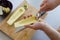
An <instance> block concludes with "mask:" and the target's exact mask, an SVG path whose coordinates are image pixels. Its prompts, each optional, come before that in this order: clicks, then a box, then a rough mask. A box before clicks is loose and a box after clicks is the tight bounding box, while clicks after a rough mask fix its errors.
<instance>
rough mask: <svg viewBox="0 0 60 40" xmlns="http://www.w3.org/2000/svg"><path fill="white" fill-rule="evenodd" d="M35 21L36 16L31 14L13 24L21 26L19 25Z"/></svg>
mask: <svg viewBox="0 0 60 40" xmlns="http://www.w3.org/2000/svg"><path fill="white" fill-rule="evenodd" d="M35 22H37V20H36V17H35V16H32V17H29V18H26V19H23V20H20V21H18V22H16V23H14V26H15V27H21V26H24V25H28V24H31V23H35Z"/></svg>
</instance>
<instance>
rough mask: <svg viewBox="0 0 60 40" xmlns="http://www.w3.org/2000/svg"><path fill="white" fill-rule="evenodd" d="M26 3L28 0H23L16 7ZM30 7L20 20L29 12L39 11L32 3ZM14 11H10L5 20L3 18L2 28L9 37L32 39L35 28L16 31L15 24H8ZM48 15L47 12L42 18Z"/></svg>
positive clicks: (0, 25) (16, 39) (0, 27)
mask: <svg viewBox="0 0 60 40" xmlns="http://www.w3.org/2000/svg"><path fill="white" fill-rule="evenodd" d="M25 3H27V2H26V1H23V3H21V4H20V5H19V6H18V7H17V8H16V10H17V9H18V8H20V7H21V6H23V5H24V4H25ZM27 4H28V3H27ZM28 7H29V8H28V9H27V10H26V11H25V13H24V15H22V16H21V18H19V19H18V20H21V19H22V18H23V16H25V15H26V16H27V15H29V14H35V13H37V11H38V10H37V9H36V8H34V7H32V6H31V5H30V4H28ZM16 10H15V11H16ZM15 11H14V12H15ZM14 12H12V13H14ZM12 13H10V14H9V15H8V17H7V18H6V19H5V20H3V22H2V23H1V24H0V30H1V31H3V32H4V33H5V34H7V35H8V36H9V37H11V38H12V39H13V40H31V37H32V36H33V34H34V33H35V30H33V29H30V28H27V29H24V30H23V31H20V32H18V33H15V27H14V25H12V26H10V25H8V24H7V20H8V19H9V18H10V16H11V15H12ZM46 15H47V14H45V15H44V16H43V17H41V18H42V19H44V18H45V17H46ZM18 20H17V21H18Z"/></svg>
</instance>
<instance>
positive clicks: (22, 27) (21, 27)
mask: <svg viewBox="0 0 60 40" xmlns="http://www.w3.org/2000/svg"><path fill="white" fill-rule="evenodd" d="M24 29H25V27H24V26H20V27H18V28H16V30H15V33H17V32H20V31H22V30H24Z"/></svg>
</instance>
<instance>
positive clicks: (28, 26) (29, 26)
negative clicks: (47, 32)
mask: <svg viewBox="0 0 60 40" xmlns="http://www.w3.org/2000/svg"><path fill="white" fill-rule="evenodd" d="M25 27H26V28H32V29H34V26H33V25H25Z"/></svg>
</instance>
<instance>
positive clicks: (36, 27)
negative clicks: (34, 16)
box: [25, 21, 48, 30]
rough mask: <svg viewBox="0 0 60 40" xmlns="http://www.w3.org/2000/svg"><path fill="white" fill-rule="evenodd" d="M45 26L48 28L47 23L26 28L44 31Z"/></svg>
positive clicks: (39, 23) (37, 23) (42, 22)
mask: <svg viewBox="0 0 60 40" xmlns="http://www.w3.org/2000/svg"><path fill="white" fill-rule="evenodd" d="M45 26H48V25H47V23H46V22H44V21H41V22H36V23H34V24H32V25H25V27H26V28H32V29H34V30H40V29H41V30H43V29H44V27H45Z"/></svg>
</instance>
